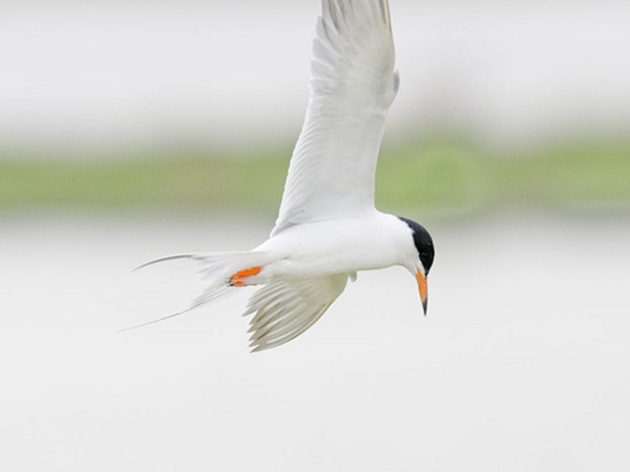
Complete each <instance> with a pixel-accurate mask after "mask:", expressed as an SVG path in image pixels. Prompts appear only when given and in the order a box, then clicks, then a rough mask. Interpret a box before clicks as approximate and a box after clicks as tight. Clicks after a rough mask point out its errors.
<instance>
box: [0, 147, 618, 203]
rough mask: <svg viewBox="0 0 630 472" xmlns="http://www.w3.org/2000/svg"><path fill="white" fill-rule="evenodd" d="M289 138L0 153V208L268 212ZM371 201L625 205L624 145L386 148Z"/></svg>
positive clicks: (280, 178) (284, 164)
mask: <svg viewBox="0 0 630 472" xmlns="http://www.w3.org/2000/svg"><path fill="white" fill-rule="evenodd" d="M290 153H291V148H290V147H289V146H286V147H283V148H273V147H272V148H270V149H266V150H265V151H264V153H263V154H262V155H261V154H257V155H256V156H252V155H251V154H249V153H248V152H241V153H235V154H234V153H233V154H228V153H225V152H212V151H208V150H198V151H180V152H177V151H172V152H162V153H152V154H148V155H146V154H141V153H140V154H138V153H135V154H134V153H130V154H128V155H126V154H125V153H122V154H120V155H116V156H112V158H111V159H102V158H101V159H98V160H86V161H79V162H76V161H71V162H68V161H64V160H55V159H53V160H50V159H48V160H46V161H44V162H43V161H41V160H38V159H27V160H19V159H16V158H11V159H4V160H2V161H0V207H2V208H4V209H9V208H14V209H16V208H17V209H32V208H50V207H66V208H83V209H87V208H94V209H98V208H138V209H142V208H146V209H149V208H156V207H157V208H162V209H169V208H171V209H177V208H182V207H183V208H187V209H195V210H204V209H208V208H219V209H221V208H229V209H245V210H256V211H269V212H273V211H275V210H276V209H277V207H278V205H279V202H280V197H281V195H282V188H283V185H284V179H285V175H286V171H287V167H288V161H289V157H290ZM377 203H378V205H379V207H380V208H382V209H384V210H390V211H404V210H406V211H408V212H409V211H411V212H432V213H438V214H441V213H443V214H445V215H446V214H453V215H458V214H469V213H475V212H483V211H490V210H496V209H510V208H514V207H538V208H557V209H558V208H565V209H585V210H586V209H588V210H615V209H617V210H618V209H622V208H628V207H630V145H629V144H628V143H623V142H620V143H612V142H599V143H595V142H584V143H578V142H573V143H569V144H565V145H557V146H544V147H540V148H535V149H531V150H527V151H520V152H515V153H514V154H513V155H511V156H507V157H506V156H505V155H494V154H493V152H492V151H491V150H487V149H483V148H478V147H475V146H473V145H470V144H467V143H465V142H463V141H459V142H457V141H453V142H445V141H427V142H421V143H413V144H408V145H405V146H401V147H396V148H394V147H386V148H385V149H384V150H383V152H382V154H381V160H380V163H379V171H378V177H377Z"/></svg>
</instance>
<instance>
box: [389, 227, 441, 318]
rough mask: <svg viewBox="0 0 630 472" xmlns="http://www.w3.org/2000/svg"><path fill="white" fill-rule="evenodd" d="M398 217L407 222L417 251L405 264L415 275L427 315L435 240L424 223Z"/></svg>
mask: <svg viewBox="0 0 630 472" xmlns="http://www.w3.org/2000/svg"><path fill="white" fill-rule="evenodd" d="M398 218H399V219H400V220H401V221H403V222H404V223H406V224H407V226H408V227H409V229H410V235H411V238H412V240H413V246H414V247H415V253H414V254H413V256H412V259H411V260H408V261H405V264H404V265H405V267H406V268H407V269H408V270H409V271H410V272H411V273H412V274H413V275H414V276H415V278H416V281H417V282H418V291H419V292H420V300H422V308H423V309H424V314H425V315H426V314H427V305H428V302H429V288H428V284H427V277H428V276H429V271H430V270H431V266H432V265H433V258H434V257H435V249H434V247H433V240H432V239H431V235H430V234H429V232H428V231H427V230H426V229H425V228H424V227H423V226H422V225H420V224H418V223H416V222H415V221H412V220H409V219H407V218H403V217H401V216H399V217H398Z"/></svg>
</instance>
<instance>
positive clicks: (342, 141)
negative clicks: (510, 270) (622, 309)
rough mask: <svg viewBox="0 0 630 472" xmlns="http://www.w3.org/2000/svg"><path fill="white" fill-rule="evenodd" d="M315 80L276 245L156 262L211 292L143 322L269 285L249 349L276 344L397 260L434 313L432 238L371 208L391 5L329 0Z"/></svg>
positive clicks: (256, 309)
mask: <svg viewBox="0 0 630 472" xmlns="http://www.w3.org/2000/svg"><path fill="white" fill-rule="evenodd" d="M310 84H311V87H310V88H311V95H310V101H309V105H308V110H307V112H306V119H305V122H304V125H303V127H302V131H301V133H300V137H299V139H298V142H297V144H296V146H295V150H294V152H293V155H292V157H291V162H290V166H289V172H288V176H287V180H286V184H285V189H284V194H283V197H282V203H281V205H280V212H279V215H278V219H277V221H276V225H275V227H274V228H273V231H272V232H271V236H270V238H269V239H268V240H267V241H265V242H264V243H262V244H261V245H260V246H258V247H257V248H255V249H254V250H253V251H249V252H238V253H213V254H188V255H181V256H173V257H167V258H163V259H159V260H157V261H153V262H161V261H164V260H169V259H173V258H189V259H193V260H196V261H198V262H199V263H200V275H201V277H202V278H203V279H204V280H207V281H208V285H207V287H206V289H205V290H204V292H203V293H202V294H201V295H200V296H199V297H198V298H197V299H195V300H194V301H193V303H192V305H191V306H190V307H189V308H188V309H187V310H185V311H184V312H181V313H176V314H174V315H170V316H167V317H164V318H161V319H159V320H155V321H152V322H149V323H145V324H143V325H140V326H144V325H146V324H150V323H155V322H157V321H161V320H163V319H166V318H171V317H173V316H178V315H180V314H182V313H185V312H187V311H189V310H191V309H193V308H196V307H198V306H201V305H205V304H207V303H210V302H212V301H214V300H216V299H217V298H220V297H223V296H225V295H227V294H229V293H234V292H235V291H237V290H239V289H240V288H242V287H247V286H261V288H260V289H259V290H258V291H257V292H256V293H255V294H254V295H253V296H252V298H251V299H250V302H249V306H248V309H247V311H246V313H245V314H246V315H253V316H252V318H251V325H250V333H251V339H250V341H251V343H250V346H251V347H252V349H253V350H254V351H259V350H263V349H268V348H271V347H275V346H279V345H281V344H284V343H286V342H288V341H290V340H292V339H294V338H295V337H296V336H299V335H300V334H302V333H303V332H304V331H305V330H307V329H308V328H309V327H310V326H312V325H313V323H315V322H316V321H317V320H318V319H319V318H320V317H321V316H322V315H323V314H324V312H325V311H326V310H327V309H328V307H330V305H331V304H332V303H333V302H334V301H335V300H336V299H337V297H338V296H339V295H340V294H341V293H342V292H343V290H344V289H345V287H346V284H347V281H348V279H349V278H350V279H354V278H355V277H356V273H357V271H361V270H373V269H380V268H384V267H389V266H393V265H400V266H403V267H405V268H407V269H408V270H409V271H410V272H411V273H412V274H414V275H415V276H416V279H417V282H418V287H419V290H420V296H421V299H422V302H423V306H424V309H425V312H426V299H427V288H426V276H427V275H428V272H429V269H430V267H431V264H432V262H433V243H432V241H431V238H430V236H429V234H428V233H427V232H426V230H425V229H424V228H422V227H421V226H420V225H418V224H417V223H415V222H413V221H411V220H407V219H404V218H400V217H396V216H393V215H388V214H384V213H381V212H379V211H377V210H376V208H375V207H374V179H375V173H376V164H377V159H378V153H379V148H380V144H381V140H382V137H383V133H384V130H385V122H386V119H387V113H388V110H389V107H390V105H391V104H392V101H393V100H394V97H395V96H396V92H397V90H398V85H399V79H398V74H397V73H395V72H394V43H393V38H392V30H391V21H390V14H389V5H388V3H387V0H322V14H321V16H320V17H319V18H318V21H317V33H316V37H315V40H314V42H313V53H312V61H311V83H310ZM153 262H152V263H153ZM149 264H151V263H149ZM145 265H146V264H145Z"/></svg>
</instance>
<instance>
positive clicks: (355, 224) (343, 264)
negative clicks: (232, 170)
mask: <svg viewBox="0 0 630 472" xmlns="http://www.w3.org/2000/svg"><path fill="white" fill-rule="evenodd" d="M256 250H257V251H266V252H268V253H269V254H270V256H271V259H272V261H273V262H271V263H270V264H269V267H268V268H267V275H268V276H271V277H272V278H274V279H275V278H283V279H284V278H304V277H314V276H320V275H331V274H341V273H348V274H349V273H353V272H356V271H360V270H373V269H381V268H385V267H390V266H393V265H401V264H403V263H404V261H406V260H408V259H410V258H412V257H413V254H414V251H415V249H414V246H413V240H412V238H411V232H410V230H409V228H408V226H407V225H405V224H404V223H403V222H402V221H400V220H399V219H398V218H397V217H395V216H393V215H387V214H384V213H380V212H377V211H374V213H373V214H371V215H370V216H368V217H363V218H345V219H339V220H329V221H322V222H313V223H308V224H302V225H297V226H293V227H291V228H288V229H286V230H285V231H283V232H281V233H279V234H277V235H275V236H273V237H272V238H270V239H268V240H267V241H266V242H264V243H263V244H262V245H261V246H259V247H258V248H256Z"/></svg>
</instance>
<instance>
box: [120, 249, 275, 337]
mask: <svg viewBox="0 0 630 472" xmlns="http://www.w3.org/2000/svg"><path fill="white" fill-rule="evenodd" d="M179 259H189V260H193V261H196V262H197V263H198V264H199V270H198V272H199V277H200V278H201V279H202V280H204V281H208V285H207V286H206V288H205V289H204V290H203V292H202V293H201V294H200V295H199V296H198V297H197V298H195V299H194V300H193V301H192V303H191V304H190V306H189V307H188V308H186V309H185V310H182V311H180V312H177V313H173V314H170V315H167V316H163V317H162V318H158V319H155V320H151V321H147V322H145V323H141V324H138V325H134V326H131V327H129V328H125V329H122V330H120V331H119V332H124V331H130V330H133V329H137V328H142V327H143V326H148V325H151V324H154V323H159V322H160V321H165V320H168V319H170V318H175V317H176V316H180V315H183V314H185V313H188V312H189V311H191V310H194V309H195V308H198V307H200V306H202V305H206V304H208V303H211V302H214V301H216V300H218V299H220V298H224V297H226V296H228V295H232V294H234V293H236V289H237V288H239V287H247V286H250V285H256V276H258V275H259V274H260V272H261V271H262V267H263V266H264V264H266V263H267V262H268V255H267V253H264V252H251V251H247V252H225V253H210V254H179V255H175V256H168V257H161V258H159V259H155V260H152V261H149V262H147V263H145V264H142V265H140V266H138V267H137V268H136V269H134V271H136V270H140V269H143V268H145V267H148V266H151V265H154V264H158V263H162V262H167V261H173V260H179Z"/></svg>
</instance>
